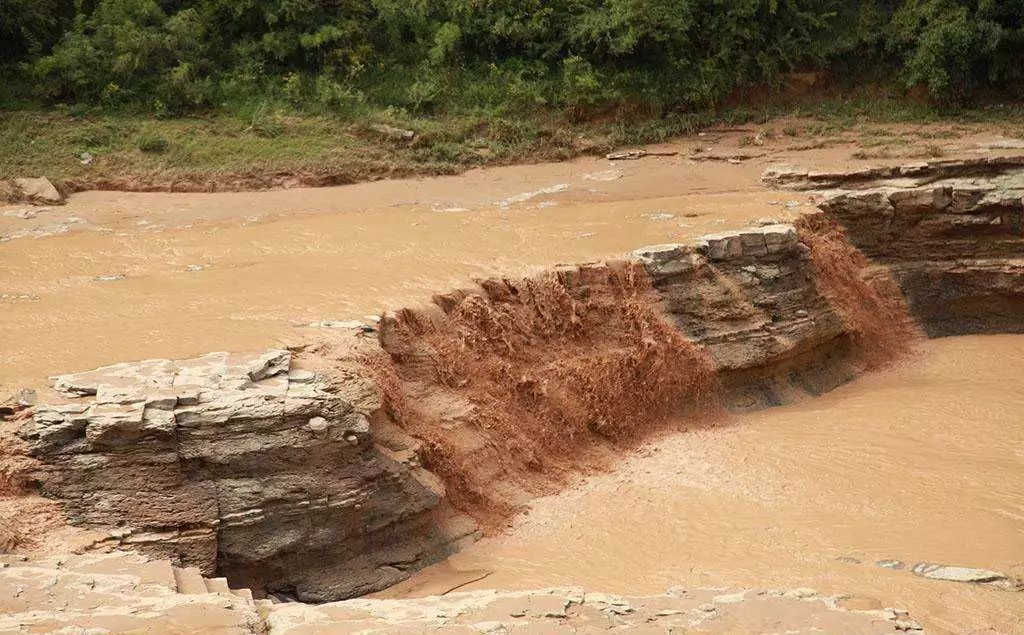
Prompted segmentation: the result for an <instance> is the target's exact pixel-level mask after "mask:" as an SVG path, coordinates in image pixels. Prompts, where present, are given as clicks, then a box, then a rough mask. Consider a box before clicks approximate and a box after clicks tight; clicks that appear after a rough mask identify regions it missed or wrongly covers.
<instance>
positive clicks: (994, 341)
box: [0, 131, 1024, 633]
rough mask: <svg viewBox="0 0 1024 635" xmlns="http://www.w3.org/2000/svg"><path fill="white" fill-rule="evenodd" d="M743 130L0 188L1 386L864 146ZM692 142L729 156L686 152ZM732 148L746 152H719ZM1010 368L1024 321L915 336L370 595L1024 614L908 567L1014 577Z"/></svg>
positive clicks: (713, 195) (685, 227)
mask: <svg viewBox="0 0 1024 635" xmlns="http://www.w3.org/2000/svg"><path fill="white" fill-rule="evenodd" d="M749 132H750V131H739V132H732V133H730V132H725V133H721V134H715V135H712V136H710V137H701V138H696V137H694V138H690V139H684V140H680V141H678V142H676V143H674V144H673V145H672V146H669V148H670V149H673V150H678V151H679V152H680V154H679V155H678V156H671V157H657V158H645V159H642V160H640V161H633V162H623V163H615V164H612V163H609V162H608V161H605V160H602V159H594V158H588V159H581V160H578V161H573V162H568V163H562V164H544V165H533V166H514V167H503V168H492V169H487V170H475V171H473V172H470V173H467V174H465V175H462V176H456V177H444V178H436V179H410V180H398V181H387V182H380V183H369V184H362V185H356V186H346V187H339V188H324V189H319V190H308V189H296V190H282V191H274V192H259V193H241V194H187V195H181V194H126V193H103V192H86V193H82V194H79V195H75V196H73V197H72V198H71V199H70V201H69V202H68V205H67V206H65V207H62V208H53V209H49V210H42V211H40V212H39V213H38V215H37V216H35V217H33V218H23V217H22V216H23V215H22V216H19V215H18V214H19V213H20V212H19V211H18V210H14V209H8V208H0V212H3V213H0V236H2V237H3V238H4V239H5V240H4V241H3V242H0V396H2V395H3V394H4V393H6V392H9V391H11V390H13V389H16V388H19V387H22V386H32V387H40V386H42V385H43V384H44V383H45V379H46V377H47V376H49V375H52V374H56V373H60V372H69V371H77V370H83V369H88V368H92V367H96V366H99V365H103V364H109V363H115V362H119V361H125V360H133V359H142V358H156V357H172V358H181V357H189V356H193V355H197V354H201V353H204V352H207V351H211V350H257V349H261V348H265V347H267V346H272V345H280V344H287V343H292V342H295V341H301V340H303V339H307V338H309V337H310V336H311V335H314V334H315V329H316V328H320V327H314V328H310V327H309V326H308V325H309V324H311V323H315V322H320V321H323V320H351V319H364V316H367V315H372V314H377V313H379V312H381V311H384V310H386V309H389V308H395V307H400V306H403V305H408V304H414V303H417V302H423V301H426V300H428V299H429V297H430V295H431V294H432V293H433V292H436V291H438V290H446V289H449V288H451V287H455V286H459V285H462V284H465V283H466V282H468V281H469V280H471V279H472V278H473V277H474V276H483V275H489V274H495V273H498V274H501V273H516V274H522V273H524V272H529V271H532V270H536V269H539V268H541V267H544V266H549V265H552V264H555V263H558V262H582V261H587V260H595V259H600V258H607V257H617V256H622V255H624V254H626V253H628V252H629V251H631V250H632V249H635V248H637V247H640V246H642V245H646V244H656V243H666V242H682V241H687V240H690V239H692V238H695V237H697V236H699V235H701V234H704V233H708V232H714V231H720V230H725V229H732V228H738V227H741V226H744V225H746V224H748V223H749V222H750V221H752V220H755V219H758V218H764V217H773V218H777V219H780V220H787V219H792V218H793V217H795V216H796V215H798V214H800V213H801V212H802V211H803V210H804V209H811V208H810V207H809V202H808V200H807V196H806V194H800V193H794V192H773V191H769V190H766V189H764V188H763V187H762V186H761V185H760V183H759V177H760V174H761V173H762V171H763V170H764V168H765V167H766V166H767V165H768V164H769V163H772V162H799V163H802V164H805V165H808V164H811V165H816V166H820V167H823V168H825V167H827V168H849V167H854V166H858V165H863V164H864V162H863V161H859V160H856V159H854V158H852V157H851V148H850V147H847V146H840V147H839V148H838V149H837V148H836V147H824V148H823V149H811V150H797V149H793V147H792V146H793V145H794V144H793V142H792V141H786V140H773V141H770V142H769V143H768V144H767V146H766V147H765V148H758V149H756V150H755V151H753V152H751V150H750V149H749V148H747V149H744V148H741V147H740V139H741V138H742V137H744V136H749ZM990 138H993V137H992V135H987V136H985V135H982V136H977V135H976V136H975V137H970V138H969V139H965V140H958V141H957V143H960V145H961V149H965V148H966V149H967V150H965V151H969V150H970V148H972V147H974V146H973V145H971V144H976V143H978V142H979V140H985V139H990ZM951 143H952V142H951ZM698 146H700V147H701V149H702V150H701V151H702V152H703V153H704V155H707V154H708V153H709V152H711V151H712V150H714V149H717V151H718V152H720V153H726V154H721V156H719V157H718V158H717V159H715V160H710V161H709V160H704V159H701V160H697V159H694V158H693V154H692V153H693V151H694V148H696V147H698ZM740 151H742V152H746V153H748V154H750V156H749V158H744V159H743V160H742V161H737V162H735V163H734V162H730V161H728V160H725V157H726V156H727V154H728V153H730V152H732V153H736V152H740ZM972 156H973V155H972ZM897 161H898V159H897ZM876 163H877V161H876ZM7 212H11V213H10V214H8V213H7ZM1022 376H1024V336H976V337H961V338H950V339H943V340H933V341H929V342H925V343H923V344H921V345H920V352H919V354H918V355H917V356H916V357H915V358H914V359H912V360H910V361H909V362H906V363H904V364H902V365H900V366H899V367H896V368H893V369H889V370H887V371H884V372H880V373H876V374H872V375H868V376H865V377H862V378H861V379H859V380H857V381H855V382H853V383H852V384H849V385H847V386H844V387H842V388H840V389H838V390H836V391H834V392H832V393H829V394H827V395H825V396H822V397H820V398H817V399H813V400H808V401H805V402H802V403H800V404H797V405H791V406H786V407H782V408H776V409H772V410H769V411H764V412H760V413H756V414H751V415H745V416H742V417H736V418H734V419H732V420H730V422H729V423H728V424H726V425H722V426H718V427H715V428H711V429H699V430H691V431H689V432H687V433H685V434H674V435H671V436H666V437H663V438H660V439H658V440H657V441H654V442H651V443H650V444H648V445H647V446H646V447H645V448H643V449H642V450H641V451H640V452H638V453H636V454H635V455H631V456H629V457H626V458H624V459H623V461H622V463H621V465H620V466H618V468H617V469H616V470H615V471H613V472H610V473H605V474H598V475H594V476H591V477H588V478H586V479H582V480H581V481H580V482H578V483H576V484H575V486H573V487H571V488H568V489H567V490H566V491H564V492H563V493H561V494H559V495H556V496H552V497H548V498H543V499H540V500H538V501H536V502H535V503H534V504H533V505H532V507H531V509H530V511H529V513H527V514H524V515H521V516H519V517H517V518H516V520H515V521H514V523H513V526H512V527H510V529H509V531H507V532H505V533H504V534H502V535H499V536H494V537H490V538H487V539H484V540H482V541H481V542H479V543H477V544H476V545H474V546H472V547H471V548H469V549H467V550H466V551H464V552H461V553H459V554H457V555H456V556H454V557H453V558H451V559H450V560H449V561H447V562H446V563H444V564H442V565H438V566H435V567H433V568H430V569H427V570H425V571H423V572H421V573H420V574H418V575H416V576H414V577H413V578H412V579H411V580H409V581H407V582H405V583H403V584H401V585H399V586H398V587H395V588H393V589H390V590H388V591H385V592H384V593H382V594H381V595H385V596H390V597H401V596H418V595H429V594H436V593H443V592H445V591H448V590H450V589H452V588H455V587H459V588H462V589H464V590H466V589H483V588H498V589H532V588H537V587H550V586H557V585H568V584H581V585H585V586H586V587H587V588H589V589H600V590H603V591H608V592H613V593H615V592H618V593H623V594H630V595H639V594H644V593H652V592H662V591H664V590H665V589H666V588H667V587H669V586H672V585H683V586H687V585H689V586H722V587H725V586H743V587H757V588H766V587H773V586H774V587H786V588H792V587H811V588H814V589H816V590H817V591H819V592H827V593H848V594H851V595H853V596H854V599H853V600H851V601H855V602H860V603H862V604H863V606H865V607H871V606H878V607H882V606H899V607H904V608H907V609H909V610H910V611H911V613H912V614H913V615H914V616H915V618H917V619H919V620H920V621H921V622H922V623H923V624H924V625H925V626H926V627H927V628H928V629H929V632H940V633H942V632H946V633H1012V632H1024V593H1011V592H1006V591H1001V590H997V589H991V588H986V587H981V586H971V585H966V584H958V583H953V582H943V581H933V580H926V579H922V578H919V577H917V576H915V575H914V574H913V573H911V572H910V568H911V567H913V566H914V565H915V564H917V563H921V562H934V563H943V564H954V565H963V566H969V567H978V568H987V569H995V570H998V571H1002V572H1004V573H1007V574H1011V575H1015V576H1018V577H1024V426H1022V422H1024V414H1022V413H1024V390H1022V388H1021V387H1022V381H1021V377H1022ZM881 561H898V562H897V563H887V564H888V565H889V566H890V567H893V568H887V567H883V566H880V565H879V564H878V563H879V562H881Z"/></svg>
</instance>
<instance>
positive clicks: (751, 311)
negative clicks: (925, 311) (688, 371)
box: [635, 217, 914, 410]
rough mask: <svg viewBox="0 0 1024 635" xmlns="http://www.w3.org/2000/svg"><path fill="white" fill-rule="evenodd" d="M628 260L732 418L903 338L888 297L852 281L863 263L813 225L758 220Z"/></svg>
mask: <svg viewBox="0 0 1024 635" xmlns="http://www.w3.org/2000/svg"><path fill="white" fill-rule="evenodd" d="M635 255H636V256H637V257H639V258H640V259H641V260H642V261H643V262H644V263H645V266H646V268H647V271H648V273H649V275H650V276H651V279H652V281H653V286H654V288H655V289H656V290H657V293H658V294H659V296H660V297H661V299H662V306H663V308H664V312H665V313H666V314H667V315H668V316H669V318H670V319H671V320H672V322H673V324H674V325H675V326H676V327H677V328H678V329H679V330H680V331H682V332H683V333H685V334H686V335H687V337H688V338H689V339H690V340H692V341H695V342H697V343H698V344H699V345H700V347H701V348H702V349H703V350H705V351H707V353H708V355H709V356H710V357H711V359H712V360H713V362H714V365H715V370H716V372H717V375H718V377H719V378H720V380H721V382H722V384H723V387H724V389H725V390H724V400H725V403H726V405H728V406H729V407H730V408H731V409H733V410H749V409H754V408H763V407H767V406H773V405H779V404H783V403H788V402H791V401H794V400H796V399H800V398H803V397H805V396H807V395H817V394H821V393H822V392H825V391H827V390H831V389H832V388H835V387H836V386H838V385H840V384H842V383H844V382H846V381H849V380H850V379H852V378H854V377H856V376H857V375H858V374H860V373H861V372H863V371H864V370H865V369H866V368H868V367H870V366H871V365H873V364H877V363H880V362H884V361H886V360H888V359H892V358H893V357H895V356H897V355H899V354H900V353H902V352H905V350H906V346H907V345H908V344H909V342H911V341H912V340H913V338H914V329H913V326H912V325H911V323H910V321H909V320H908V319H907V317H906V308H905V306H904V305H903V302H902V298H901V297H900V295H899V291H898V289H896V288H895V287H894V286H893V285H891V284H885V283H886V282H887V281H886V280H884V279H876V280H874V281H868V280H863V279H861V277H860V272H861V268H862V267H863V266H864V265H866V264H867V263H866V261H864V260H863V258H862V257H860V256H859V255H858V254H857V253H856V252H855V250H853V249H851V248H850V247H849V246H848V245H847V244H846V242H845V238H844V237H843V236H842V234H841V232H840V231H839V230H838V229H837V228H836V227H834V226H833V225H831V224H830V223H829V222H828V221H827V220H826V219H822V218H820V217H818V218H809V219H805V220H803V221H801V228H800V232H799V233H798V231H797V228H796V227H794V226H793V225H787V224H768V225H765V226H761V227H756V228H751V229H747V230H742V231H737V232H726V233H723V234H714V235H710V236H705V237H704V238H703V239H701V240H700V241H699V242H698V243H697V245H696V246H693V247H691V246H687V245H662V246H658V247H649V248H644V249H641V250H638V251H637V252H635ZM859 306H868V307H871V308H872V311H871V312H864V311H860V310H858V307H859ZM879 343H882V344H888V345H886V346H882V347H881V348H880V347H879V346H878V344H879Z"/></svg>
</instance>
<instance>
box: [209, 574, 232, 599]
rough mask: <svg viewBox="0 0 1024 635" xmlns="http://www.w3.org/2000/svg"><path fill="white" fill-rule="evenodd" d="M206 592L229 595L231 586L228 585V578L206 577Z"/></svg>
mask: <svg viewBox="0 0 1024 635" xmlns="http://www.w3.org/2000/svg"><path fill="white" fill-rule="evenodd" d="M206 592H207V593H219V594H220V595H231V587H229V586H228V579H227V578H206Z"/></svg>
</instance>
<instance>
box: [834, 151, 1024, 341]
mask: <svg viewBox="0 0 1024 635" xmlns="http://www.w3.org/2000/svg"><path fill="white" fill-rule="evenodd" d="M954 168H955V169H954ZM818 196H819V197H820V199H821V201H820V207H821V208H822V209H823V210H825V211H826V212H827V213H828V214H829V215H830V216H831V217H832V218H835V219H836V220H837V221H839V222H840V223H841V224H842V225H843V227H844V228H845V229H846V231H847V234H848V235H849V238H850V241H851V242H852V243H853V244H854V245H855V246H856V247H857V248H858V249H859V250H861V251H862V252H863V253H864V254H866V255H867V256H868V257H869V258H871V259H872V260H874V261H875V262H876V263H878V264H879V265H880V269H884V270H885V271H886V272H887V273H889V274H891V275H892V276H894V277H895V279H896V280H897V281H898V282H899V285H900V288H901V289H902V290H903V292H904V294H905V295H906V297H907V301H908V303H909V306H910V309H911V311H912V313H913V314H914V316H915V318H917V320H918V321H919V322H920V323H921V325H922V326H923V327H924V329H925V330H926V331H927V333H928V334H929V335H931V336H943V335H962V334H970V333H1019V332H1022V331H1024V320H1021V319H1020V316H1021V315H1022V314H1024V158H1006V159H999V160H988V161H974V162H944V163H940V164H927V165H926V166H925V167H921V168H918V169H916V170H915V176H914V177H913V178H912V179H907V178H890V177H887V176H885V175H884V174H872V175H870V177H868V176H864V175H860V174H857V175H852V176H850V177H849V178H848V179H844V178H842V175H836V176H835V178H833V179H832V181H831V182H830V189H827V190H823V191H820V192H819V193H818Z"/></svg>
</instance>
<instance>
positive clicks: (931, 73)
mask: <svg viewBox="0 0 1024 635" xmlns="http://www.w3.org/2000/svg"><path fill="white" fill-rule="evenodd" d="M1022 15H1024V0H999V1H996V0H888V1H887V0H860V1H859V2H850V1H844V0H730V1H728V2H723V1H721V0H473V1H469V2H467V1H466V0H331V1H326V0H4V2H3V3H0V60H2V62H3V67H4V71H3V72H4V74H5V76H6V78H7V79H8V81H6V82H4V85H5V86H6V89H5V93H6V94H5V95H3V98H4V99H5V100H6V102H7V103H8V104H11V103H17V102H24V101H32V100H42V101H44V102H46V103H64V104H67V105H68V106H69V107H71V108H73V109H75V110H76V112H85V111H88V110H90V109H94V108H101V109H103V110H104V111H110V110H111V109H117V108H129V109H132V110H134V111H140V112H146V113H149V114H154V115H157V116H165V115H172V114H182V113H188V112H195V111H198V110H209V109H227V110H228V111H229V112H232V113H235V114H238V113H240V112H245V111H251V110H252V109H254V108H258V107H261V106H264V105H265V104H268V103H269V104H274V105H275V106H285V105H286V106H288V107H290V108H292V109H294V110H297V111H301V112H314V113H317V114H324V113H331V114H335V115H343V116H347V117H349V118H358V116H359V115H360V114H365V112H366V111H367V110H368V109H370V110H372V109H374V108H379V107H391V108H394V109H397V110H399V111H402V112H405V113H410V114H413V115H417V114H430V113H438V112H442V111H443V112H453V111H457V112H470V111H480V110H483V111H487V112H489V113H490V114H494V113H495V112H503V113H508V112H512V111H520V112H523V111H531V110H535V109H537V108H545V109H553V110H556V111H560V112H565V113H569V114H571V115H574V116H576V117H581V116H593V115H596V114H600V113H607V112H610V111H614V112H616V113H619V114H626V113H640V114H648V115H650V114H662V113H665V112H670V111H674V110H679V109H699V108H708V107H713V106H715V105H717V104H720V103H721V102H722V101H723V100H724V99H726V98H727V97H728V96H730V95H732V94H734V93H735V91H736V90H737V89H740V88H744V87H749V86H759V85H765V84H767V85H771V84H773V83H775V82H777V81H778V80H779V79H780V78H781V77H782V76H783V75H784V74H785V73H787V72H790V71H793V70H814V69H825V70H835V71H837V73H836V74H837V75H838V74H841V75H843V76H851V75H853V76H857V77H891V76H896V77H898V78H899V83H900V84H901V85H903V86H905V87H908V88H909V87H915V86H923V87H925V88H927V90H928V91H929V92H930V94H931V95H932V97H933V98H934V99H935V100H937V101H938V102H942V103H959V102H962V101H964V100H966V99H969V98H971V97H973V96H976V95H977V94H978V93H979V92H982V91H987V90H992V89H997V90H1000V91H1008V92H1012V93H1017V94H1019V93H1020V91H1022V90H1024V88H1022V86H1024V82H1021V79H1022V78H1024V77H1022V66H1024V65H1022V63H1021V62H1024V24H1022Z"/></svg>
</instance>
